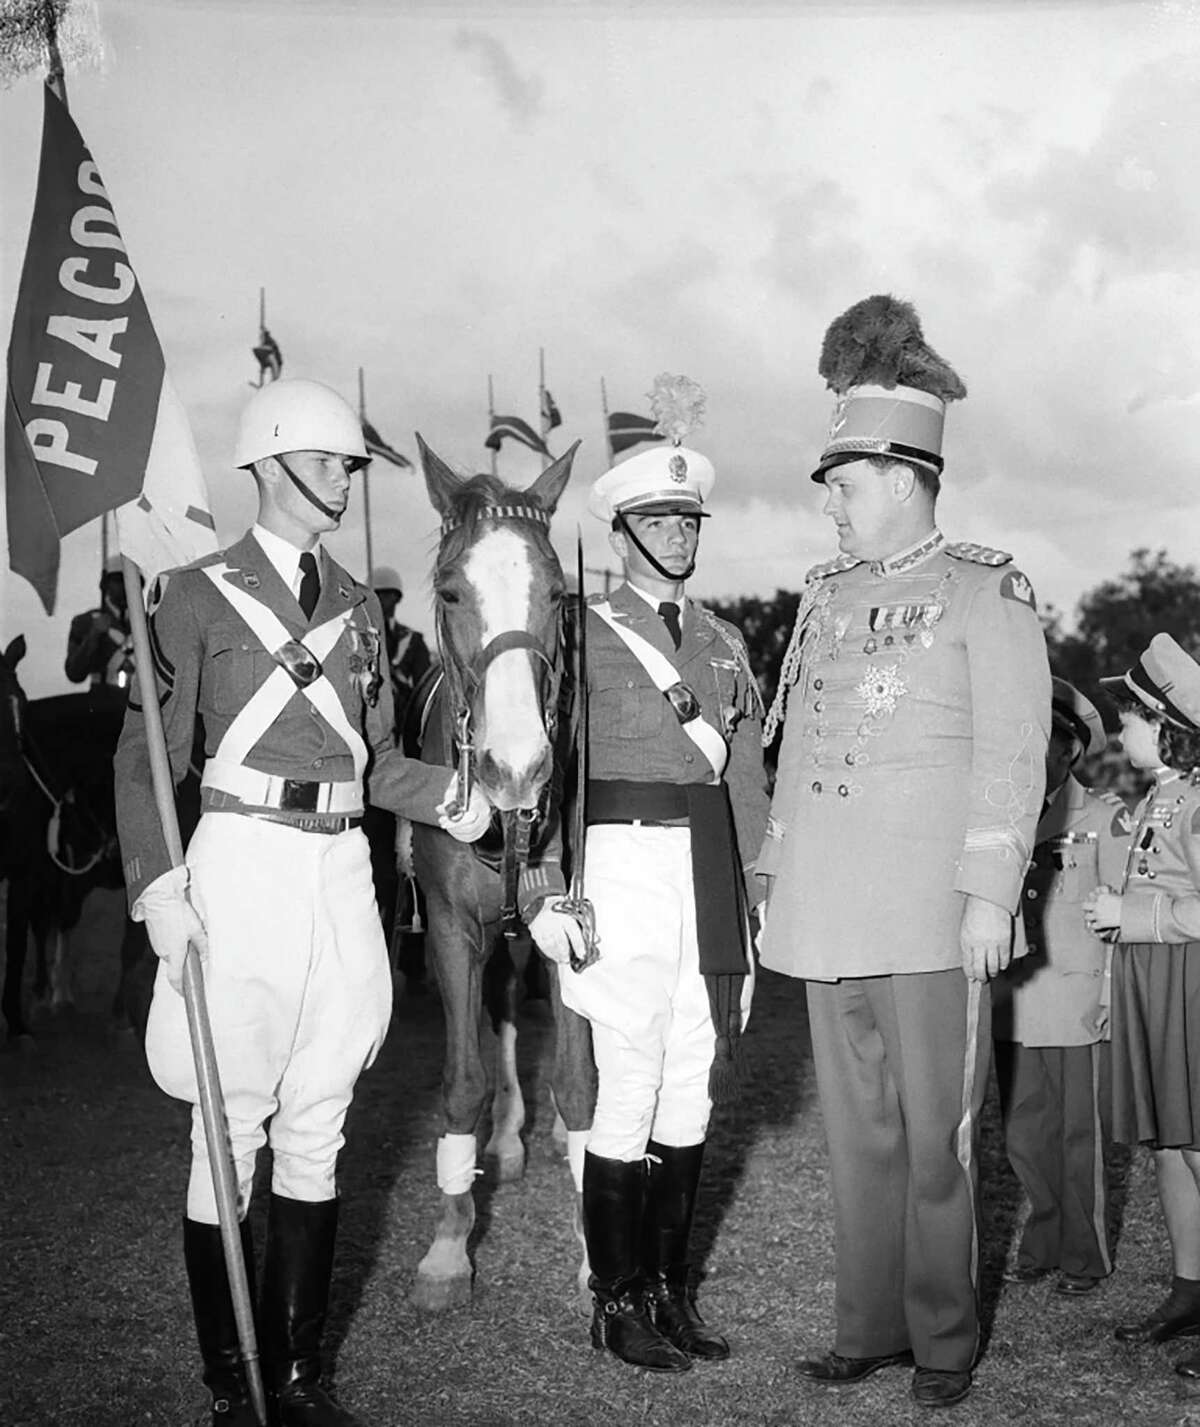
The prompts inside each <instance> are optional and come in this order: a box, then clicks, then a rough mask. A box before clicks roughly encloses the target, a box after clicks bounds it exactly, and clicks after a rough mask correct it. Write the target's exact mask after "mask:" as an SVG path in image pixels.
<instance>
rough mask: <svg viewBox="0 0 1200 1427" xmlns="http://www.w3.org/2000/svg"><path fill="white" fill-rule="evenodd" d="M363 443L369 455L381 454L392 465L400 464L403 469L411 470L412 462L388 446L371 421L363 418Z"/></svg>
mask: <svg viewBox="0 0 1200 1427" xmlns="http://www.w3.org/2000/svg"><path fill="white" fill-rule="evenodd" d="M362 430H363V444H364V445H365V446H366V448H367V454H368V455H369V456H382V457H383V459H384V460H385V461H390V462H391V463H392V465H393V466H400V467H401V468H402V469H403V470H406V471H411V470H412V462H411V461H410V460H409V459H408V457H407V456H402V455H401V454H400V452H399V451H397V450H396V449H395V447H394V446H389V445H388V443H387V442H386V441H385V440H384V439H383V437H382V436H381V435H380V434H379V432H378V431H376V430H375V428H374V427H373V426H372V425H371V423H370V422H369V421H368V420H367V419H366V417H364V418H363V424H362Z"/></svg>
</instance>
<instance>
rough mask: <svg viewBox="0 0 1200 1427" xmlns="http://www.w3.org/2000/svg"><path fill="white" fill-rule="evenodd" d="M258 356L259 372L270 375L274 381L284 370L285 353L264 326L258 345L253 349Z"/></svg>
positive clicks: (262, 374)
mask: <svg viewBox="0 0 1200 1427" xmlns="http://www.w3.org/2000/svg"><path fill="white" fill-rule="evenodd" d="M251 350H252V351H253V352H254V355H255V356H256V357H257V358H258V374H259V376H260V377H263V376H269V377H270V378H271V380H272V381H274V380H275V379H276V378H277V377H278V376H279V373H280V372H281V371H283V353H282V352H281V351H280V350H279V343H278V342H277V341H276V340H275V338H274V337H272V336H271V334H270V333H269V332H268V331H267V329H266V328H265V327H264V328H263V329H262V331H261V332H260V333H259V337H258V346H257V347H254V348H252V349H251Z"/></svg>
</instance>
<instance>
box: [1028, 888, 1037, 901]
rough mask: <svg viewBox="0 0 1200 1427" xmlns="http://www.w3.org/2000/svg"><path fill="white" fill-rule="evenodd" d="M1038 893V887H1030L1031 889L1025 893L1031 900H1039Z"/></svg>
mask: <svg viewBox="0 0 1200 1427" xmlns="http://www.w3.org/2000/svg"><path fill="white" fill-rule="evenodd" d="M1037 894H1038V892H1037V888H1036V887H1030V888H1029V890H1028V891H1027V892H1026V893H1025V895H1026V896H1027V897H1028V898H1029V900H1030V901H1031V902H1034V901H1036V900H1037Z"/></svg>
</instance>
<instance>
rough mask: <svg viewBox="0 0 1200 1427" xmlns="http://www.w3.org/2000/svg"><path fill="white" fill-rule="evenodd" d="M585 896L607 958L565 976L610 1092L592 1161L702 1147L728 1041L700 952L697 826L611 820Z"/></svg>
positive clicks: (565, 990) (602, 1084) (595, 830)
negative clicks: (712, 1075)
mask: <svg viewBox="0 0 1200 1427" xmlns="http://www.w3.org/2000/svg"><path fill="white" fill-rule="evenodd" d="M585 882H586V886H585V891H586V894H587V896H588V897H589V898H590V899H591V901H592V903H593V906H594V907H595V912H596V932H597V935H598V936H599V939H600V959H599V961H597V962H596V963H595V964H594V965H592V966H590V967H588V969H587V970H586V971H583V972H581V973H579V974H578V975H576V974H575V973H574V972H571V971H564V972H563V973H562V975H561V976H560V977H559V985H560V986H561V988H562V998H563V1001H564V1003H565V1004H566V1005H568V1006H570V1007H571V1009H572V1010H575V1011H578V1012H579V1013H580V1015H583V1016H586V1017H587V1019H588V1020H589V1021H590V1022H591V1025H592V1047H593V1052H594V1054H595V1057H596V1070H597V1072H598V1076H599V1089H598V1092H597V1098H596V1113H595V1117H594V1118H593V1121H592V1131H591V1135H590V1137H589V1139H588V1146H587V1147H588V1149H589V1150H590V1152H591V1153H592V1154H595V1155H601V1156H603V1157H604V1158H606V1159H622V1160H633V1159H637V1158H639V1157H640V1156H641V1155H642V1154H643V1153H644V1152H645V1149H646V1144H647V1141H648V1140H650V1139H651V1138H653V1139H655V1140H656V1141H657V1142H658V1143H659V1144H663V1145H694V1144H699V1143H700V1142H701V1141H702V1140H703V1139H704V1137H705V1135H706V1134H707V1132H708V1121H709V1116H710V1114H711V1113H712V1101H711V1100H710V1098H709V1094H708V1074H709V1070H710V1069H711V1067H712V1059H713V1049H714V1046H715V1043H716V1037H715V1034H714V1032H713V1024H712V1013H711V1011H710V1009H709V1003H708V991H707V988H706V986H705V982H704V977H703V976H701V974H700V962H699V952H698V949H697V945H696V902H695V893H694V891H693V888H692V848H691V835H690V833H689V832H688V829H687V828H686V827H642V826H635V825H632V824H628V823H614V824H600V825H597V826H594V827H589V828H588V832H587V869H586V873H585Z"/></svg>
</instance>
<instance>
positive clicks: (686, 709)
mask: <svg viewBox="0 0 1200 1427" xmlns="http://www.w3.org/2000/svg"><path fill="white" fill-rule="evenodd" d="M663 693H664V694H665V695H666V696H667V702H668V703H669V704H670V705H671V707H672V708H673V709H674V710H675V717H676V718H677V719H678V720H679V722H680V723H691V721H692V720H693V719H695V718H699V717H700V700H699V699H698V698H697V697H696V695H695V693H694V691H693V690H691V689H690V688H688V686H687V685H686V684H685V683H684V682H683V681H682V680H680V681H679V683H677V684H672V685H671V687H670V688H669V689H664V690H663Z"/></svg>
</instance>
